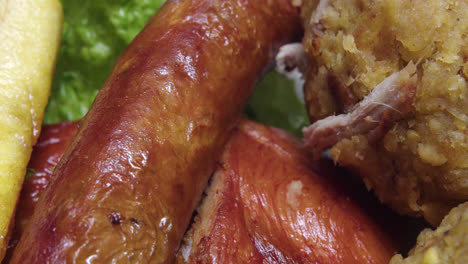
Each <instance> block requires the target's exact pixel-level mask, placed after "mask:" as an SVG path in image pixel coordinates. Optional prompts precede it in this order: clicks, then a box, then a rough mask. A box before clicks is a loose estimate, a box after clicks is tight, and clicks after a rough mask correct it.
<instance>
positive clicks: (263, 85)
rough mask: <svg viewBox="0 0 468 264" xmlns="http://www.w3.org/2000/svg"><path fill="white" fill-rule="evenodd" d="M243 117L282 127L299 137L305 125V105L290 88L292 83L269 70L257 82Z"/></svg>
mask: <svg viewBox="0 0 468 264" xmlns="http://www.w3.org/2000/svg"><path fill="white" fill-rule="evenodd" d="M245 112H246V114H247V117H249V118H250V119H252V120H256V121H258V122H260V123H263V124H266V125H269V126H274V127H278V128H282V129H284V130H286V131H289V132H291V133H293V134H295V135H296V136H301V135H302V132H301V129H302V127H304V126H306V125H308V124H309V119H308V117H307V112H306V108H305V106H304V103H303V101H302V100H300V99H299V97H298V96H297V95H296V93H295V91H294V82H293V81H292V80H290V79H288V78H287V77H285V76H284V75H282V74H280V73H278V72H276V71H272V72H269V73H268V74H266V75H265V76H264V77H263V79H262V80H261V81H260V82H259V83H258V84H257V87H256V89H255V91H254V94H253V95H252V97H251V98H250V101H249V103H248V105H247V108H246V110H245Z"/></svg>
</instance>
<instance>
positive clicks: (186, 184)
mask: <svg viewBox="0 0 468 264" xmlns="http://www.w3.org/2000/svg"><path fill="white" fill-rule="evenodd" d="M297 13H298V10H297V8H295V7H293V6H292V5H291V3H290V2H289V1H287V0H270V1H264V0H251V1H246V0H237V1H215V0H201V1H191V0H178V1H177V0H173V1H168V2H166V4H165V5H164V6H163V7H162V8H161V9H160V11H159V13H158V14H157V15H156V16H154V17H153V18H152V19H151V20H150V21H149V23H148V24H147V25H146V27H145V28H144V30H143V31H142V32H141V33H140V34H139V35H138V36H137V37H136V38H135V40H134V41H133V42H132V44H130V46H129V47H128V48H127V49H126V50H125V52H124V53H123V55H122V56H121V57H120V58H119V59H118V61H117V63H116V65H115V67H114V70H113V72H112V74H111V76H110V77H109V79H108V80H107V82H106V83H105V85H104V87H103V88H102V89H101V91H100V93H99V94H98V96H97V98H96V100H95V102H94V104H93V106H92V107H91V110H90V112H89V113H88V114H87V116H86V117H85V118H84V120H83V121H82V122H81V125H80V130H79V132H78V134H77V136H76V137H75V139H74V141H73V143H72V147H71V149H69V151H68V152H67V153H66V154H65V156H64V158H63V159H62V161H61V163H60V164H59V165H58V167H57V169H56V171H55V172H54V175H53V177H52V180H51V183H50V184H49V186H48V188H47V189H46V191H45V193H44V195H43V196H42V197H41V200H40V202H39V204H38V205H37V207H36V208H37V209H36V211H35V213H34V215H33V218H32V220H31V223H30V225H28V227H27V228H26V230H25V232H24V234H25V235H23V237H22V238H21V240H20V242H19V244H18V246H17V248H16V250H15V252H14V255H13V259H12V262H11V263H45V262H53V263H65V262H66V263H84V262H85V261H88V262H94V263H111V262H112V263H135V262H140V263H171V262H172V261H173V260H174V257H175V253H176V251H177V248H178V245H179V243H180V241H181V239H182V237H183V234H184V232H185V230H186V228H187V226H188V224H189V221H190V218H191V216H192V212H193V210H194V207H195V206H196V204H197V203H198V200H199V199H200V196H201V194H202V191H203V189H204V187H205V185H206V183H207V181H208V178H209V176H210V173H211V172H212V170H213V169H214V166H215V160H216V157H217V156H218V154H220V152H221V150H222V147H223V146H224V143H225V142H226V140H227V139H228V137H229V135H230V131H231V130H232V129H233V128H234V127H235V125H236V123H237V121H238V119H239V118H240V115H241V110H242V108H243V106H244V104H245V102H246V101H247V99H248V97H249V95H250V93H251V91H252V89H253V87H254V83H255V81H256V79H257V78H258V77H259V75H260V74H261V73H262V72H263V71H264V68H265V67H266V65H267V64H268V63H269V61H270V59H271V58H272V56H274V54H275V51H276V50H277V49H278V48H279V46H280V45H281V44H284V43H285V42H291V41H293V40H294V39H295V38H296V37H297V35H298V34H299V32H298V31H299V30H300V24H299V23H300V22H299V17H298V14H297Z"/></svg>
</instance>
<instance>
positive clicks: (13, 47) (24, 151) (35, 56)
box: [0, 0, 63, 262]
mask: <svg viewBox="0 0 468 264" xmlns="http://www.w3.org/2000/svg"><path fill="white" fill-rule="evenodd" d="M62 22H63V11H62V6H61V4H60V2H59V0H0V262H1V259H2V258H3V256H4V254H5V249H6V246H7V243H8V233H9V230H10V229H11V226H10V225H11V223H12V222H11V220H12V217H13V215H14V210H15V206H16V203H17V200H18V196H19V193H20V190H21V185H22V183H23V180H24V177H25V174H26V166H27V164H28V161H29V158H30V155H31V151H32V146H33V145H34V144H35V143H36V140H37V137H38V135H39V132H40V128H41V123H42V119H43V115H44V108H45V106H46V104H47V100H48V98H49V95H50V86H51V81H52V75H53V72H54V68H55V61H56V57H57V53H58V49H59V45H60V38H61V33H62Z"/></svg>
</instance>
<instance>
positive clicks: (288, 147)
mask: <svg viewBox="0 0 468 264" xmlns="http://www.w3.org/2000/svg"><path fill="white" fill-rule="evenodd" d="M327 165H330V164H328V163H327V162H326V161H324V160H322V161H312V153H310V152H308V151H306V149H305V147H304V146H303V144H302V143H301V142H299V140H297V139H296V138H294V137H293V136H291V135H289V134H287V133H286V132H284V131H281V130H279V129H274V128H271V127H266V126H263V125H260V124H257V123H254V122H251V121H245V122H242V123H241V125H240V126H239V129H238V130H237V131H236V133H235V134H234V135H233V137H232V138H231V140H230V142H229V144H228V146H227V147H226V149H225V151H224V154H223V158H222V160H221V162H220V166H219V169H218V170H217V171H216V172H215V174H214V176H213V180H212V184H211V186H210V188H209V191H208V192H207V198H206V199H205V200H204V201H203V204H202V206H201V209H200V210H199V215H198V216H197V217H196V218H195V219H196V221H195V224H194V225H193V227H192V228H191V230H190V231H189V232H188V233H187V237H186V239H185V242H186V243H185V245H184V246H183V247H182V249H181V251H180V252H179V256H178V263H203V264H205V263H206V264H211V263H251V264H256V263H258V264H265V263H298V264H299V263H300V264H302V263H320V264H327V263H328V264H333V263H344V264H353V263H356V264H364V263H367V264H387V263H388V261H389V260H390V258H391V256H392V254H393V253H394V252H395V250H396V247H395V243H394V242H393V240H392V239H391V237H390V236H389V235H388V234H387V233H386V232H385V231H384V229H383V227H382V226H380V225H379V224H378V221H377V220H376V219H375V218H374V217H371V216H370V215H369V214H368V213H369V211H368V210H366V209H369V208H367V206H364V204H362V203H361V202H360V199H359V196H358V195H357V194H359V192H356V191H355V190H350V189H349V188H347V187H346V186H345V184H346V182H343V181H342V180H339V179H338V178H337V176H338V174H337V170H335V169H332V167H330V166H327ZM346 176H349V175H346ZM348 183H349V182H348ZM359 190H361V191H362V189H359ZM366 205H367V204H366ZM364 208H365V209H364ZM372 209H377V211H381V210H380V209H379V208H372ZM390 219H391V218H390Z"/></svg>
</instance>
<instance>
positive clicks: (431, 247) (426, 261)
mask: <svg viewBox="0 0 468 264" xmlns="http://www.w3.org/2000/svg"><path fill="white" fill-rule="evenodd" d="M439 263H447V264H448V263H454V264H462V263H468V203H464V204H461V205H459V206H458V207H456V208H454V209H453V210H452V211H450V213H449V214H448V215H447V216H446V217H445V218H444V220H443V221H442V223H441V224H440V226H439V227H438V228H437V229H436V230H431V229H425V230H424V231H423V232H421V234H420V235H419V237H418V241H417V243H416V246H415V247H414V248H413V249H412V250H411V251H410V253H409V256H408V258H406V259H403V257H402V256H401V255H395V256H394V257H393V258H392V260H391V261H390V264H439Z"/></svg>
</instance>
